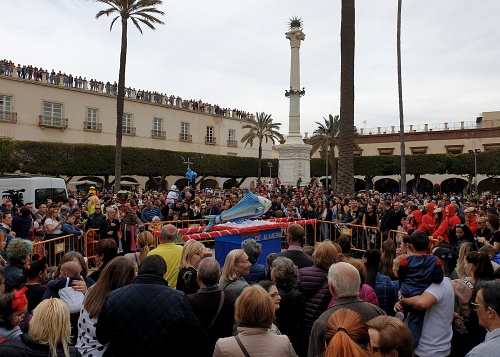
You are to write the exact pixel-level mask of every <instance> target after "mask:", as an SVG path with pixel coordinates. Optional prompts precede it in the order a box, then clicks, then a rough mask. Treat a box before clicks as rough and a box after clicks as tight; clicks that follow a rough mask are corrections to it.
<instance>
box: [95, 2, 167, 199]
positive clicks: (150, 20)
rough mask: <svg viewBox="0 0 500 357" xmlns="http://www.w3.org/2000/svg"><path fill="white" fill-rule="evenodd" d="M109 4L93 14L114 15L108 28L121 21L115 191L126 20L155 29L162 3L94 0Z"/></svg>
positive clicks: (118, 178) (119, 167) (119, 157)
mask: <svg viewBox="0 0 500 357" xmlns="http://www.w3.org/2000/svg"><path fill="white" fill-rule="evenodd" d="M94 1H95V2H99V3H103V4H105V5H108V6H110V8H108V9H106V10H101V11H99V12H98V13H97V15H95V17H96V19H98V18H100V17H101V16H103V15H106V16H108V17H109V16H111V15H116V16H115V17H114V18H113V20H112V21H111V25H110V26H109V30H110V31H111V30H112V28H113V25H114V23H115V21H116V20H118V18H121V23H122V43H121V50H120V70H119V72H118V95H117V98H116V151H115V191H118V190H120V181H121V176H122V130H123V107H124V105H125V65H126V63H127V24H128V23H127V21H128V19H130V20H131V21H132V23H133V24H134V25H135V27H137V29H138V30H139V32H140V33H141V34H142V29H141V26H140V22H141V23H142V24H144V25H146V26H148V27H149V28H150V29H152V30H154V29H155V26H154V25H155V24H160V25H163V22H162V21H160V20H159V19H158V18H156V17H155V16H154V15H164V12H163V11H160V10H158V9H157V6H159V5H162V4H163V1H162V0H94Z"/></svg>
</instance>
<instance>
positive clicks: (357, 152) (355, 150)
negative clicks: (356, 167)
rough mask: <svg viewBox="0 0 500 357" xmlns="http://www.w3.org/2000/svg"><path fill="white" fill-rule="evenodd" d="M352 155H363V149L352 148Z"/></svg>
mask: <svg viewBox="0 0 500 357" xmlns="http://www.w3.org/2000/svg"><path fill="white" fill-rule="evenodd" d="M352 155H353V156H363V149H361V148H359V149H354V150H353V151H352Z"/></svg>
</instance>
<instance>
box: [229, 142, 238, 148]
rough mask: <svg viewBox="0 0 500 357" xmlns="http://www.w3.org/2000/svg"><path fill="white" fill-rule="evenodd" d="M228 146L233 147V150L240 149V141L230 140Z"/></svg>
mask: <svg viewBox="0 0 500 357" xmlns="http://www.w3.org/2000/svg"><path fill="white" fill-rule="evenodd" d="M227 146H230V147H233V148H235V147H238V141H236V140H228V141H227Z"/></svg>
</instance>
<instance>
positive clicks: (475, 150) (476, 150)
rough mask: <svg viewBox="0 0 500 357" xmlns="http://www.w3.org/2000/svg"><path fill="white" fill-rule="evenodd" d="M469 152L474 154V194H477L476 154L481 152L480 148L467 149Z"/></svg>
mask: <svg viewBox="0 0 500 357" xmlns="http://www.w3.org/2000/svg"><path fill="white" fill-rule="evenodd" d="M468 151H469V154H474V194H475V195H477V154H478V153H480V152H481V149H476V148H474V150H468Z"/></svg>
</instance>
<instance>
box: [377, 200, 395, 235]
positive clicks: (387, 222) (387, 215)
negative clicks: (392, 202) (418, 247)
mask: <svg viewBox="0 0 500 357" xmlns="http://www.w3.org/2000/svg"><path fill="white" fill-rule="evenodd" d="M394 222H396V213H395V212H394V208H392V207H391V208H389V209H388V210H387V211H384V212H382V216H381V217H380V230H381V231H382V233H383V234H384V236H385V235H387V234H388V233H389V231H390V230H391V229H393V227H394Z"/></svg>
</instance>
